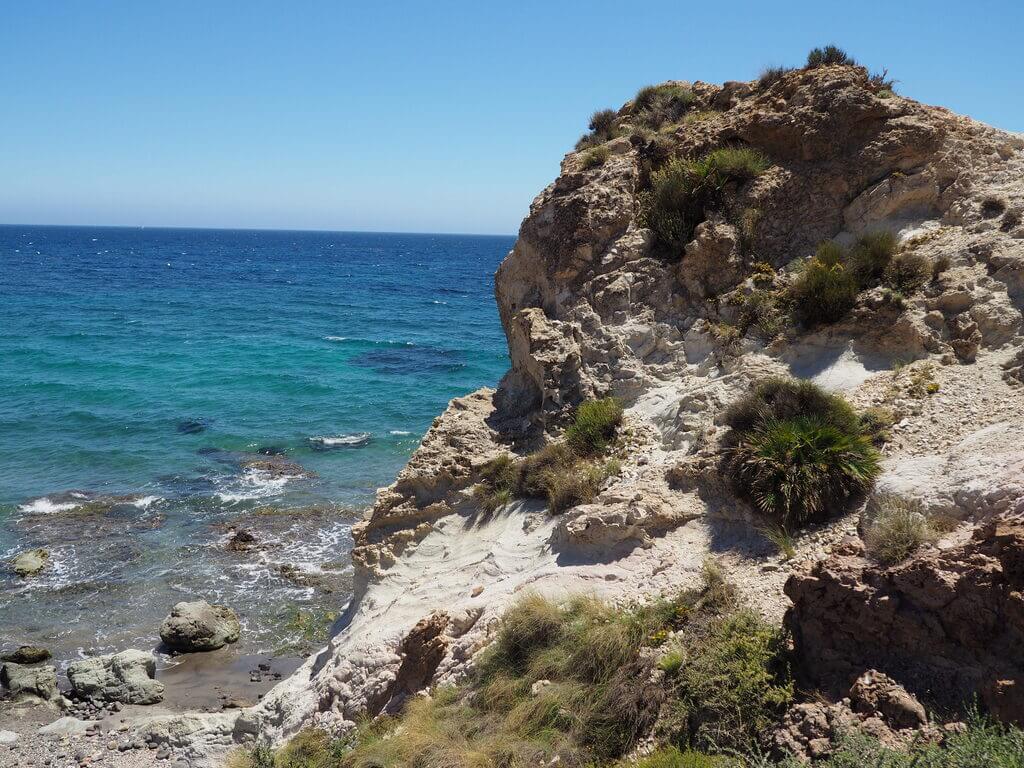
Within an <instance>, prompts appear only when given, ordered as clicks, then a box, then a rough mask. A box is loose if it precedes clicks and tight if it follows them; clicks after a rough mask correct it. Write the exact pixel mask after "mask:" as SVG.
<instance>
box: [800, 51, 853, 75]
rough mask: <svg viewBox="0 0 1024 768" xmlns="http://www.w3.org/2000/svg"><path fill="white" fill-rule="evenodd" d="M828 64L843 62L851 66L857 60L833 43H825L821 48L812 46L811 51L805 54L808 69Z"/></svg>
mask: <svg viewBox="0 0 1024 768" xmlns="http://www.w3.org/2000/svg"><path fill="white" fill-rule="evenodd" d="M828 64H843V65H846V66H851V67H853V66H856V65H857V62H856V60H855V59H854V58H853V57H852V56H850V55H849V54H848V53H847V52H846V51H844V50H843V49H842V48H839V47H837V46H835V45H826V46H825V47H823V48H813V49H812V50H811V52H810V53H808V54H807V68H808V69H814V68H815V67H823V66H826V65H828Z"/></svg>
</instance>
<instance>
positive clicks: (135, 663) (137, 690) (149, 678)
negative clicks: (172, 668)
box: [68, 649, 164, 704]
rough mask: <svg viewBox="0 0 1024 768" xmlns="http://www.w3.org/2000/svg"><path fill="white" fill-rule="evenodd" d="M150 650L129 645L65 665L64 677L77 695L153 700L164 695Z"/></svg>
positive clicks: (128, 701) (136, 701) (130, 701)
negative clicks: (156, 677) (65, 676)
mask: <svg viewBox="0 0 1024 768" xmlns="http://www.w3.org/2000/svg"><path fill="white" fill-rule="evenodd" d="M155 676H156V659H155V658H154V657H153V654H152V653H147V652H145V651H138V650H134V649H129V650H127V651H121V652H120V653H111V654H107V655H106V656H97V657H95V658H92V659H85V660H83V661H76V662H74V663H72V664H69V665H68V680H70V681H71V688H72V690H73V691H74V692H75V693H76V694H77V695H78V696H80V697H84V698H94V699H103V700H104V701H116V702H120V703H121V704H156V703H157V702H158V701H162V700H163V698H164V684H163V683H161V682H158V681H157V680H155V679H154V678H155Z"/></svg>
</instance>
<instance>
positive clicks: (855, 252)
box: [846, 232, 896, 289]
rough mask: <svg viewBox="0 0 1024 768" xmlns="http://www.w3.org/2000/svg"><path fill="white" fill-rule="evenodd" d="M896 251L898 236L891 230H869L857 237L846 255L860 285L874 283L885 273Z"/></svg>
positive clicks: (862, 286)
mask: <svg viewBox="0 0 1024 768" xmlns="http://www.w3.org/2000/svg"><path fill="white" fill-rule="evenodd" d="M895 253H896V236H895V235H894V234H892V233H891V232H869V233H867V234H865V235H861V236H860V237H859V238H857V241H856V242H855V243H854V245H853V247H852V248H851V249H850V251H849V253H848V254H847V256H846V260H847V261H848V262H849V265H850V269H851V271H852V272H853V274H854V275H855V276H856V277H857V282H858V284H859V285H860V287H861V288H862V289H863V288H867V287H868V286H871V285H874V284H875V283H877V282H878V281H879V280H880V279H881V278H882V275H884V274H885V270H886V267H888V266H889V262H890V261H892V257H893V255H894V254H895Z"/></svg>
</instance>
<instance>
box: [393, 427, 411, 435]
mask: <svg viewBox="0 0 1024 768" xmlns="http://www.w3.org/2000/svg"><path fill="white" fill-rule="evenodd" d="M388 434H389V435H399V436H405V435H411V434H412V432H410V431H409V430H407V429H392V430H391V431H390V432H388Z"/></svg>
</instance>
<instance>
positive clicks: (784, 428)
mask: <svg viewBox="0 0 1024 768" xmlns="http://www.w3.org/2000/svg"><path fill="white" fill-rule="evenodd" d="M725 421H726V423H727V424H728V425H729V426H730V427H731V428H732V430H733V431H732V434H731V439H732V444H731V445H730V446H729V447H727V448H726V449H725V451H726V459H727V463H728V465H729V469H730V470H731V471H732V472H733V477H734V480H735V483H736V486H737V489H738V491H739V492H740V493H741V494H742V495H743V496H745V497H746V498H748V499H749V500H750V501H751V502H752V503H753V504H754V506H755V507H756V508H757V509H758V510H759V511H760V512H761V513H762V514H764V515H766V516H767V517H769V518H770V519H771V520H773V521H774V522H775V523H777V524H780V525H782V526H787V527H788V526H801V525H804V524H806V523H807V522H809V521H811V520H813V519H817V518H821V517H824V516H826V515H827V514H829V513H831V512H834V511H837V510H839V509H841V508H843V507H844V506H845V504H846V502H847V501H848V499H849V498H850V497H851V496H852V495H854V494H856V493H860V492H863V491H866V490H868V489H869V488H870V487H871V486H872V485H873V483H874V480H875V478H876V477H877V476H878V473H879V471H880V466H879V455H878V451H877V450H876V449H875V447H874V445H873V444H872V441H871V437H870V436H869V435H868V434H865V431H864V428H863V426H862V424H861V420H860V417H859V416H858V415H857V413H856V412H855V411H854V410H853V408H851V407H850V405H849V404H848V403H847V402H846V401H845V400H844V399H843V398H842V397H840V396H839V395H834V394H830V393H828V392H825V391H824V390H822V389H821V388H820V387H818V386H817V385H815V384H813V383H811V382H809V381H799V380H796V379H784V378H773V379H768V380H766V381H764V382H762V383H761V384H759V385H758V386H757V387H755V389H754V391H753V392H751V393H750V394H748V395H746V396H744V397H742V398H740V399H739V400H738V401H737V402H735V403H733V404H732V405H731V406H730V407H729V408H728V409H727V410H726V413H725Z"/></svg>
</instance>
